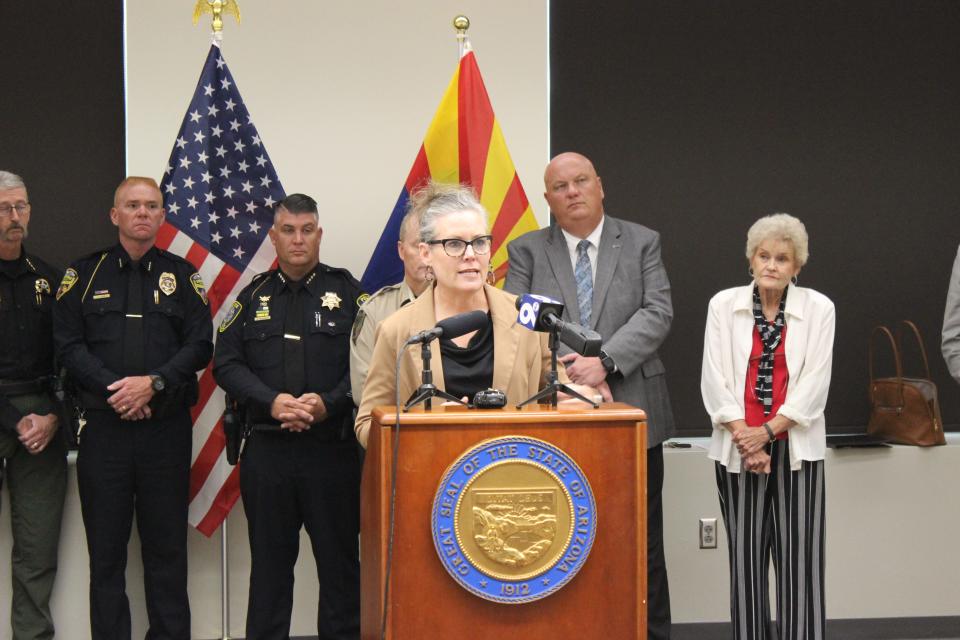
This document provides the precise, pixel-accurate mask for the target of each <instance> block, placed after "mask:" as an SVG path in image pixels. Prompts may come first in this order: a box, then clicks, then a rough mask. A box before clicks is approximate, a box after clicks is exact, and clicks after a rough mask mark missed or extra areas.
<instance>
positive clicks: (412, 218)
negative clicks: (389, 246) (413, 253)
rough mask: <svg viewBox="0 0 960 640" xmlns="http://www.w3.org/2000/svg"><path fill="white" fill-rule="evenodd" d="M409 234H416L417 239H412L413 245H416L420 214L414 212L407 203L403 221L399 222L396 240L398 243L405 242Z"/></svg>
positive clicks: (418, 236) (418, 238) (418, 237)
mask: <svg viewBox="0 0 960 640" xmlns="http://www.w3.org/2000/svg"><path fill="white" fill-rule="evenodd" d="M411 233H416V234H417V237H416V238H415V239H412V240H413V243H414V244H416V242H417V241H419V240H420V212H419V211H414V210H413V207H411V206H409V203H408V206H407V212H406V214H404V216H403V220H401V221H400V237H399V238H397V239H398V240H399V241H400V242H406V241H407V237H408V236H409V235H410V234H411Z"/></svg>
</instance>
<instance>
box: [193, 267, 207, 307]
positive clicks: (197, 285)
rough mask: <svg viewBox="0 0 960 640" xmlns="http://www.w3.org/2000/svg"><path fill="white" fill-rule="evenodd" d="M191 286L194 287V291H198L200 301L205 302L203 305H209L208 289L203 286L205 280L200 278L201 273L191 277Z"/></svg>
mask: <svg viewBox="0 0 960 640" xmlns="http://www.w3.org/2000/svg"><path fill="white" fill-rule="evenodd" d="M190 284H192V285H193V290H194V291H196V292H197V295H198V296H200V299H201V300H203V304H208V301H207V289H206V287H204V286H203V278H201V277H200V274H199V273H194V274H193V275H192V276H190Z"/></svg>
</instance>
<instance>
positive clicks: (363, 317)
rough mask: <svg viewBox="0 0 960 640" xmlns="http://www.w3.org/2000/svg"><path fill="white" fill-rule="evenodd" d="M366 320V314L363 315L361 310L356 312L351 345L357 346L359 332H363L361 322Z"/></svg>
mask: <svg viewBox="0 0 960 640" xmlns="http://www.w3.org/2000/svg"><path fill="white" fill-rule="evenodd" d="M366 319H367V314H366V313H364V311H363V309H360V310H359V311H357V318H356V320H354V321H353V335H352V340H353V344H357V338H359V337H360V332H361V331H363V321H364V320H366Z"/></svg>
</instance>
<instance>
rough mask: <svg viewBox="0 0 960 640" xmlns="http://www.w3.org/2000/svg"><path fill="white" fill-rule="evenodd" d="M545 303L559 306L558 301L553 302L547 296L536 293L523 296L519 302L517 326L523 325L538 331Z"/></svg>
mask: <svg viewBox="0 0 960 640" xmlns="http://www.w3.org/2000/svg"><path fill="white" fill-rule="evenodd" d="M544 302H548V303H552V304H559V302H558V301H557V300H553V299H551V298H548V297H546V296H540V295H537V294H535V293H524V294H523V295H521V296H520V299H519V300H518V301H517V308H518V309H519V313H518V314H517V324H519V325H522V326H524V327H526V328H527V329H530V330H531V331H536V330H537V318H538V317H539V316H540V305H541V303H544Z"/></svg>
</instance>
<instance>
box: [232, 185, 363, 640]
mask: <svg viewBox="0 0 960 640" xmlns="http://www.w3.org/2000/svg"><path fill="white" fill-rule="evenodd" d="M322 233H323V230H322V229H321V228H320V224H319V215H318V213H317V203H316V202H315V201H314V200H313V199H312V198H310V197H309V196H305V195H302V194H294V195H290V196H287V197H286V198H285V199H284V200H283V201H282V202H280V203H279V204H278V205H277V210H276V213H275V216H274V222H273V226H272V227H271V229H270V239H271V241H272V242H273V245H274V247H275V248H276V251H277V260H278V263H279V269H276V270H273V271H268V272H267V273H264V274H260V275H259V276H257V277H256V278H254V280H253V282H251V284H250V285H249V286H248V287H246V288H245V289H244V290H243V291H242V292H241V293H240V295H239V296H238V297H237V300H236V301H235V302H234V303H233V306H232V307H231V309H230V310H229V313H228V314H227V315H226V316H225V318H224V320H223V322H221V324H220V328H219V334H220V335H219V337H218V338H217V348H216V355H215V356H214V376H215V377H216V379H217V383H218V384H219V385H220V386H221V387H223V388H224V389H225V390H226V392H227V393H228V394H230V396H231V397H233V398H236V399H237V400H238V401H239V402H241V403H242V404H243V405H244V408H245V411H244V413H245V415H246V422H247V425H248V426H249V428H250V429H251V431H252V433H251V434H250V437H249V439H248V440H247V444H246V447H245V449H244V451H243V458H242V459H241V461H240V492H241V495H242V496H243V506H244V510H245V511H246V514H247V521H248V527H249V537H250V552H251V560H252V566H251V572H250V598H249V602H248V606H247V630H246V637H247V638H256V639H257V640H264V639H272V638H288V637H289V633H290V614H291V609H292V605H293V568H294V564H295V563H296V560H297V554H298V552H299V547H300V528H301V526H306V528H307V533H308V534H309V535H310V542H311V545H312V547H313V555H314V558H315V559H316V563H317V577H318V580H319V583H320V602H319V612H318V616H317V630H318V635H319V637H320V639H321V640H333V639H336V640H345V639H348V638H349V639H355V638H359V636H360V566H359V561H358V555H359V552H358V542H357V535H358V533H359V524H360V515H359V507H360V504H359V502H360V495H359V494H360V463H359V455H358V450H357V444H356V438H355V437H354V435H353V424H352V423H353V420H352V409H353V401H352V398H351V396H350V371H349V358H350V328H351V326H352V325H353V321H354V318H355V317H356V313H357V306H358V302H357V301H358V298H359V297H360V294H361V291H360V285H359V283H358V282H357V281H356V280H355V279H354V278H353V276H351V275H350V273H349V272H348V271H346V270H345V269H337V268H333V267H328V266H327V265H325V264H320V262H319V251H320V237H321V235H322Z"/></svg>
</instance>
